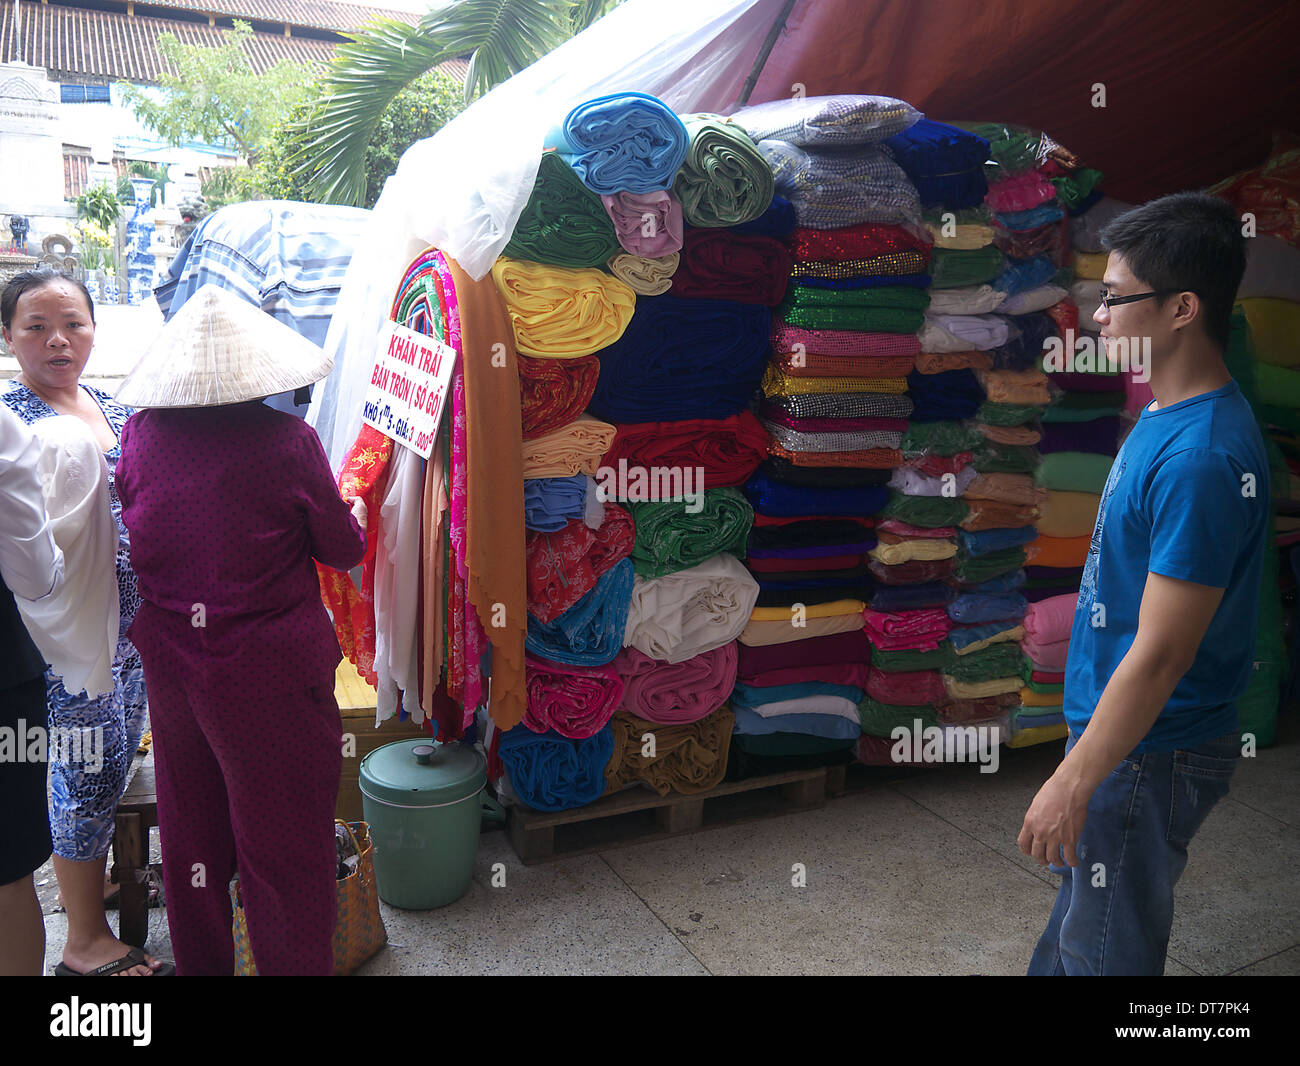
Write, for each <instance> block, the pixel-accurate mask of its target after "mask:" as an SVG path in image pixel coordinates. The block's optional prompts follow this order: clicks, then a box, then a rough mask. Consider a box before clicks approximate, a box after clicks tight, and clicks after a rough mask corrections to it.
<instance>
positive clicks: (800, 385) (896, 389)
mask: <svg viewBox="0 0 1300 1066" xmlns="http://www.w3.org/2000/svg"><path fill="white" fill-rule="evenodd" d="M906 391H907V378H806V377H798V378H797V377H792V376H791V375H789V374H787V373H785V371H783V370H781V369H780V367H778V366H776V365H774V364H772V363H768V365H767V369H766V370H765V371H764V372H763V392H764V394H766V395H768V396H800V395H802V394H804V393H809V392H883V393H888V394H891V395H898V394H899V393H904V392H906Z"/></svg>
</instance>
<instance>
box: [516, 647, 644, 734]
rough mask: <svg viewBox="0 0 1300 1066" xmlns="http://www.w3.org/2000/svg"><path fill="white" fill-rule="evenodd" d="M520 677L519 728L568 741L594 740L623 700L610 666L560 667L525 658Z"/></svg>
mask: <svg viewBox="0 0 1300 1066" xmlns="http://www.w3.org/2000/svg"><path fill="white" fill-rule="evenodd" d="M524 673H525V680H526V684H527V687H528V709H527V711H525V713H524V722H523V724H524V725H525V726H527V727H528V728H529V729H531V730H532V731H533V732H534V733H545V732H547V731H549V730H554V731H555V732H556V733H559V734H560V736H563V737H568V738H570V739H571V740H584V739H586V738H587V737H591V736H595V735H596V734H597V733H599V732H600V731H601V730H602V729H604V728H605V726H606V725H607V724H608V723H609V719H610V717H611V716H612V715H613V713H614V712H615V711H616V710H617V709H618V706H619V704H620V703H621V702H622V700H623V679H622V678H621V677H620V676H619V672H618V671H617V670H615V669H614V667H613V666H564V665H563V664H561V663H553V662H548V661H546V660H545V659H537V658H534V657H533V656H531V655H529V656H525V657H524Z"/></svg>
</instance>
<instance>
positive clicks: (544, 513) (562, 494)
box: [524, 474, 587, 533]
mask: <svg viewBox="0 0 1300 1066" xmlns="http://www.w3.org/2000/svg"><path fill="white" fill-rule="evenodd" d="M586 507H587V476H586V475H585V474H575V475H574V476H573V477H530V478H525V479H524V527H525V528H526V529H536V530H539V531H540V532H542V533H555V532H557V531H559V530H561V529H563V528H564V527H565V526H566V525H568V524H569V522H571V521H572V520H573V519H575V518H581V517H582V516H583V513H584V512H585V511H586Z"/></svg>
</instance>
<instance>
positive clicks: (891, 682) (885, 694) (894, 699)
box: [867, 666, 948, 707]
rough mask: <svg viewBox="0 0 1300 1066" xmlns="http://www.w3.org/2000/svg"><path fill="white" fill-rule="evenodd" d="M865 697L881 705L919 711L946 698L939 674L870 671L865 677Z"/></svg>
mask: <svg viewBox="0 0 1300 1066" xmlns="http://www.w3.org/2000/svg"><path fill="white" fill-rule="evenodd" d="M867 695H868V696H870V697H871V698H872V699H873V700H879V701H880V702H881V703H896V704H901V705H902V706H904V707H919V706H921V705H922V704H926V703H934V702H935V701H936V700H941V699H944V698H946V697H947V695H948V690H947V689H945V688H944V687H943V677H942V676H941V675H940V673H939V671H938V670H898V671H892V672H891V671H888V670H880V669H878V668H877V667H874V666H873V667H872V668H871V672H870V673H868V674H867Z"/></svg>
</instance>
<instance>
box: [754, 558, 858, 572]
mask: <svg viewBox="0 0 1300 1066" xmlns="http://www.w3.org/2000/svg"><path fill="white" fill-rule="evenodd" d="M866 558H867V557H866V556H865V555H823V556H820V557H818V558H814V559H785V558H781V559H746V560H745V565H746V566H748V567H749V568H750V569H751V570H753V571H754V573H756V574H761V573H784V572H785V571H787V570H848V569H849V568H850V567H854V566H860V565H861V564H862V563H863V562H865V561H866Z"/></svg>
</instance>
